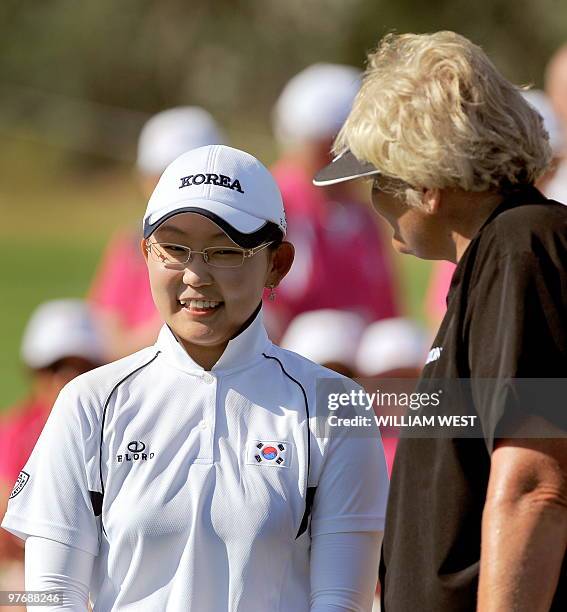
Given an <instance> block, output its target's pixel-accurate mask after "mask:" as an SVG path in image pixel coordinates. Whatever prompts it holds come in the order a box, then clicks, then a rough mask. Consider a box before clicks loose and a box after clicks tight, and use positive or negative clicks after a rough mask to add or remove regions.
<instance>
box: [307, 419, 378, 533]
mask: <svg viewBox="0 0 567 612" xmlns="http://www.w3.org/2000/svg"><path fill="white" fill-rule="evenodd" d="M347 412H349V411H348V410H347V411H344V412H343V413H342V414H347ZM349 413H350V414H353V412H349ZM373 414H374V413H373V412H371V413H370V415H368V413H367V414H364V415H361V416H363V417H366V418H368V419H373ZM371 423H372V420H369V421H368V424H369V425H368V426H363V425H350V426H339V427H333V432H332V434H331V436H330V437H329V440H328V445H327V449H326V453H325V458H324V460H323V464H322V467H321V472H320V474H319V481H318V485H317V490H316V493H315V499H314V502H313V515H312V523H311V534H312V536H317V535H321V534H327V533H341V532H349V531H383V530H384V519H385V513H386V502H387V499H388V489H389V481H388V470H387V467H386V459H385V455H384V449H383V446H382V440H381V438H380V432H379V430H378V428H377V427H374V426H372V424H371Z"/></svg>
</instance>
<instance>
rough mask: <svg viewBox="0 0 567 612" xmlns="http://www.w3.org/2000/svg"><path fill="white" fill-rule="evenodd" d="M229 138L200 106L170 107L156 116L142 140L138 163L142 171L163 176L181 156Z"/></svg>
mask: <svg viewBox="0 0 567 612" xmlns="http://www.w3.org/2000/svg"><path fill="white" fill-rule="evenodd" d="M225 142H226V139H225V137H224V135H223V133H222V131H221V130H220V128H219V126H218V125H217V123H216V121H215V120H214V119H213V117H212V115H211V114H210V113H208V112H207V111H206V110H205V109H203V108H200V107H198V106H180V107H178V108H170V109H169V110H165V111H162V112H161V113H158V114H157V115H154V116H153V117H152V118H151V119H149V120H148V121H147V123H146V124H145V125H144V127H143V128H142V131H141V132H140V137H139V139H138V160H137V165H138V169H139V170H140V172H142V173H143V174H148V175H155V176H157V175H160V174H161V173H162V172H163V171H164V170H165V169H166V168H167V166H169V164H170V163H171V162H172V161H173V160H174V159H175V158H177V157H179V156H180V155H182V154H183V153H186V152H187V151H190V150H191V149H197V148H199V147H204V146H206V145H211V144H224V143H225Z"/></svg>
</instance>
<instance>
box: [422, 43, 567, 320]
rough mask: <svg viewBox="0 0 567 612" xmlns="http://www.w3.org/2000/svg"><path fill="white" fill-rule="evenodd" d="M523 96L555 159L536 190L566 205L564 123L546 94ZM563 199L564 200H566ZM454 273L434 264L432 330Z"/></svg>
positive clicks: (447, 265)
mask: <svg viewBox="0 0 567 612" xmlns="http://www.w3.org/2000/svg"><path fill="white" fill-rule="evenodd" d="M566 68H567V53H566ZM565 94H566V95H567V86H566V87H565ZM522 95H523V96H524V98H525V99H526V100H527V101H528V102H529V103H530V104H531V105H532V106H533V107H534V108H535V110H536V111H537V112H538V113H539V114H540V115H541V118H542V119H543V125H544V127H545V129H546V131H547V133H548V135H549V144H550V146H551V152H552V156H553V157H552V160H551V163H550V165H549V168H548V169H547V170H546V171H545V172H544V174H543V175H542V176H541V177H540V178H539V179H538V181H537V187H538V189H540V190H541V191H542V193H544V194H545V195H546V196H547V197H548V198H550V199H552V200H557V201H559V202H561V203H562V204H563V203H565V202H567V182H566V183H565V185H564V186H563V193H562V192H561V182H562V181H565V179H567V170H565V171H564V172H565V177H564V178H563V179H560V180H559V181H556V180H555V179H556V177H557V176H558V175H559V173H560V172H561V170H560V169H561V167H562V161H563V158H564V156H565V141H566V136H567V133H564V132H563V126H562V124H561V120H560V118H559V116H558V115H557V113H556V112H555V111H554V109H553V106H552V105H551V101H550V99H549V98H548V97H547V96H546V94H545V93H544V92H543V91H541V90H539V89H531V90H529V91H523V92H522ZM563 198H565V200H564V199H563ZM454 271H455V264H454V263H452V262H450V261H436V262H434V264H433V268H432V270H431V275H430V280H429V288H428V290H427V296H426V302H425V303H426V311H427V312H426V314H427V318H428V321H429V323H430V325H431V329H432V330H433V331H437V330H438V329H439V324H440V323H441V321H442V320H443V317H444V316H445V312H446V310H447V294H448V293H449V287H450V286H451V279H452V278H453V272H454Z"/></svg>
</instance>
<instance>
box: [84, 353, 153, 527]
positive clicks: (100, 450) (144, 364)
mask: <svg viewBox="0 0 567 612" xmlns="http://www.w3.org/2000/svg"><path fill="white" fill-rule="evenodd" d="M159 354H160V351H158V352H157V353H156V354H155V355H154V356H153V357H152V358H151V359H150V360H149V361H146V363H143V364H142V365H141V366H139V367H137V368H136V369H135V370H132V371H131V372H129V373H128V374H126V376H124V377H123V378H121V379H120V380H119V381H118V382H117V383H116V384H115V385H114V387H113V388H112V391H111V392H110V393H109V394H108V397H107V398H106V401H105V402H104V408H103V411H102V421H101V424H100V445H99V457H98V468H99V475H100V489H101V491H102V492H101V493H99V495H100V507H101V512H102V500H103V497H104V482H103V480H102V444H103V435H104V421H105V419H106V409H107V408H108V404H109V403H110V399H111V397H112V396H113V395H114V392H115V391H116V390H117V389H118V387H119V386H120V385H121V384H122V383H123V382H124V381H126V380H128V378H130V376H133V375H134V374H136V372H139V371H140V370H143V369H144V368H145V367H146V366H148V365H150V363H152V361H154V360H155V359H156V357H157V356H158V355H159ZM93 509H94V505H93ZM95 515H96V512H95ZM103 530H104V526H103ZM105 533H106V532H105Z"/></svg>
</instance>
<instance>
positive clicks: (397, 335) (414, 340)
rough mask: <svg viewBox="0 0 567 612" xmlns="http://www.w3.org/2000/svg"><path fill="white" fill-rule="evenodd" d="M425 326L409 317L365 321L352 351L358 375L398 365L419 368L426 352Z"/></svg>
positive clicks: (379, 371)
mask: <svg viewBox="0 0 567 612" xmlns="http://www.w3.org/2000/svg"><path fill="white" fill-rule="evenodd" d="M427 349H428V342H427V334H426V333H425V330H424V329H423V328H422V327H421V326H419V325H418V324H417V323H415V322H413V321H410V320H409V319H403V318H394V319H382V320H381V321H375V322H374V323H372V324H371V325H369V326H368V327H367V329H366V331H365V332H364V335H363V336H362V339H361V341H360V346H359V348H358V353H357V355H356V361H355V363H356V369H357V371H358V373H359V375H360V376H376V375H378V374H381V373H382V372H388V371H390V370H397V369H401V368H422V367H423V365H424V363H425V358H426V356H427Z"/></svg>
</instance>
